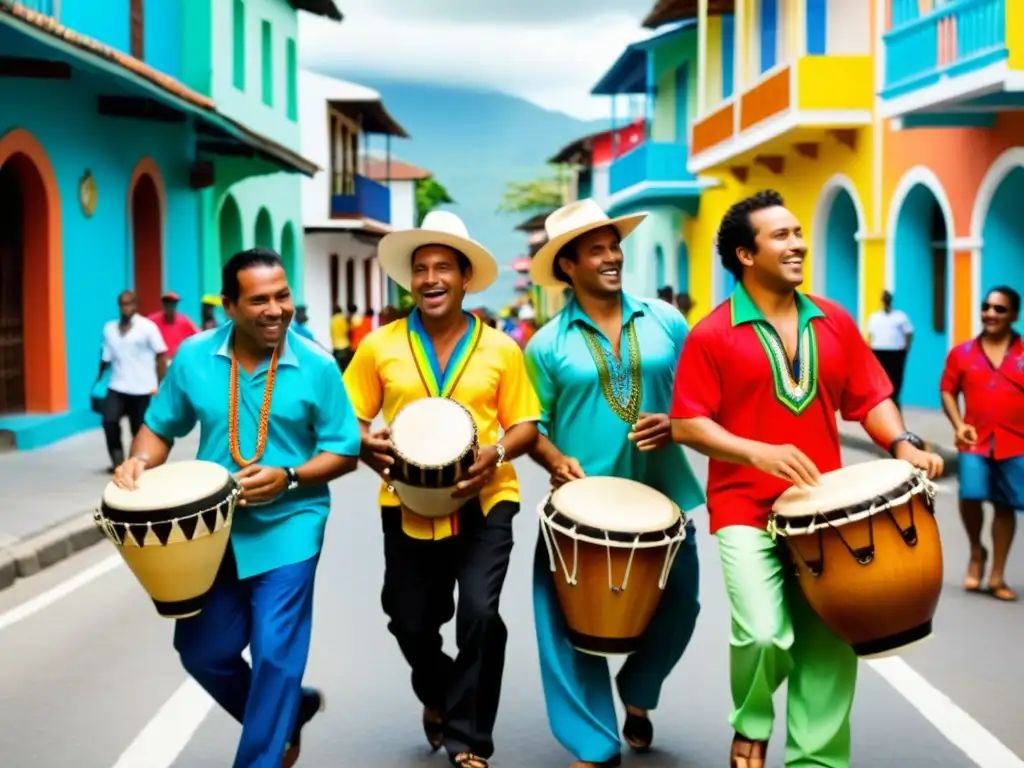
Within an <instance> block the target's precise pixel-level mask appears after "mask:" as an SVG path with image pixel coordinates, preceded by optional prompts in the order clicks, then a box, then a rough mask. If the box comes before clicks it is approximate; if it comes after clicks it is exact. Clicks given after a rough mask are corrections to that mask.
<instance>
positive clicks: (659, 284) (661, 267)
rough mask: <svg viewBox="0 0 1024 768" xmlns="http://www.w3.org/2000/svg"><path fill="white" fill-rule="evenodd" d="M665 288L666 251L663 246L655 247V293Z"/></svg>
mask: <svg viewBox="0 0 1024 768" xmlns="http://www.w3.org/2000/svg"><path fill="white" fill-rule="evenodd" d="M664 287H665V251H664V250H663V249H662V247H661V244H660V243H658V244H656V245H655V246H654V292H655V294H656V293H657V292H658V291H660V290H661V289H662V288H664Z"/></svg>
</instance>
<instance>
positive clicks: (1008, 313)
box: [940, 285, 1024, 601]
mask: <svg viewBox="0 0 1024 768" xmlns="http://www.w3.org/2000/svg"><path fill="white" fill-rule="evenodd" d="M1019 314H1020V294H1019V293H1018V292H1017V291H1015V290H1014V289H1013V288H1010V287H1008V286H1004V285H1000V286H997V287H995V288H993V289H991V290H990V291H989V292H988V294H987V295H986V297H985V301H984V302H983V303H982V305H981V326H982V331H981V334H980V335H979V336H977V337H976V338H974V339H971V340H970V341H966V342H964V343H963V344H960V345H959V346H957V347H955V348H954V349H953V350H952V351H951V352H950V353H949V356H948V357H947V358H946V369H945V371H944V373H943V375H942V383H941V385H940V388H941V393H942V407H943V410H944V411H945V412H946V416H947V417H948V418H949V421H950V424H952V425H953V429H954V430H955V432H956V443H957V450H958V451H959V452H960V461H959V470H960V471H959V479H960V517H961V519H962V520H963V523H964V528H965V529H966V530H967V538H968V539H969V540H970V545H971V559H970V562H969V563H968V565H967V575H966V577H965V578H964V589H966V590H967V591H968V592H984V593H986V594H989V595H991V596H992V597H995V598H996V599H998V600H1008V601H1012V600H1016V599H1017V595H1016V593H1015V592H1014V591H1013V590H1012V589H1010V587H1009V586H1007V584H1006V581H1005V578H1004V573H1005V568H1006V559H1007V557H1008V555H1009V553H1010V545H1011V544H1012V543H1013V534H1014V532H1015V530H1016V526H1017V518H1016V512H1015V510H1021V509H1024V343H1022V342H1021V337H1020V334H1018V333H1017V332H1016V331H1015V330H1014V328H1013V324H1014V323H1015V322H1016V321H1017V318H1018V316H1019ZM961 395H962V396H963V400H964V410H963V413H962V414H961V410H960V403H959V401H958V398H959V397H960V396H961ZM983 502H989V503H990V504H991V505H992V506H993V508H994V510H995V515H994V517H993V519H992V570H991V571H989V574H988V580H987V585H986V586H984V587H983V586H982V585H983V584H985V566H986V565H987V561H988V554H989V553H988V551H987V550H986V549H985V548H984V547H983V546H982V545H981V526H982V521H983V520H984V516H983V513H982V507H981V505H982V503H983Z"/></svg>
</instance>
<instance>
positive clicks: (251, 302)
mask: <svg viewBox="0 0 1024 768" xmlns="http://www.w3.org/2000/svg"><path fill="white" fill-rule="evenodd" d="M224 311H225V312H226V313H227V315H228V317H230V318H231V320H232V321H233V322H234V324H235V331H236V333H240V334H242V335H244V336H245V337H247V338H248V339H249V340H250V341H251V342H252V345H253V347H254V348H259V349H267V350H270V349H273V348H274V347H276V346H277V345H278V344H280V343H281V339H283V338H284V334H285V331H286V330H287V329H288V323H290V322H291V320H292V316H293V315H294V314H295V305H294V304H293V302H292V292H291V289H290V288H289V287H288V277H287V275H285V272H284V269H283V268H282V267H280V266H267V265H264V264H258V265H256V266H252V267H249V268H248V269H243V270H240V271H239V272H238V300H237V301H231V300H230V299H228V298H227V297H225V298H224Z"/></svg>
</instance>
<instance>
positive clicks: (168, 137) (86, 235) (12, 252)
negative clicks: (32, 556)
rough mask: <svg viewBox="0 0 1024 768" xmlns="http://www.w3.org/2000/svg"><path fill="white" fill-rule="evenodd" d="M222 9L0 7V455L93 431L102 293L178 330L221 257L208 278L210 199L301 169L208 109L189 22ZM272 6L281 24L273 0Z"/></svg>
mask: <svg viewBox="0 0 1024 768" xmlns="http://www.w3.org/2000/svg"><path fill="white" fill-rule="evenodd" d="M267 2H270V0H267ZM312 2H313V0H309V3H310V4H312ZM303 4H304V3H302V2H296V3H295V5H296V6H301V5H303ZM224 5H225V3H221V2H212V0H194V1H193V0H190V2H189V3H181V2H179V1H178V0H147V1H146V2H145V3H143V2H141V1H140V0H131V1H130V2H123V0H122V1H121V2H115V1H114V0H61V2H59V3H58V2H55V0H31V2H20V3H11V2H9V1H8V0H0V58H2V59H3V65H4V66H3V69H2V75H0V442H2V443H3V444H4V445H5V446H7V447H11V446H13V447H16V448H19V449H28V448H34V447H38V446H41V445H46V444H48V443H51V442H53V441H55V440H59V439H60V438H62V437H65V436H67V435H70V434H73V433H75V432H78V431H81V430H83V429H86V428H89V427H92V426H95V425H97V424H98V416H96V414H94V413H93V412H92V411H91V408H90V391H91V387H92V384H93V382H94V381H95V379H96V376H97V371H98V368H99V360H100V337H101V330H102V327H103V324H104V323H105V322H106V321H107V320H110V319H112V318H113V317H116V314H117V305H116V297H117V295H118V293H119V292H120V291H122V290H124V289H126V288H133V289H134V290H135V291H136V293H137V294H138V297H139V309H140V312H143V313H146V312H152V311H155V310H157V309H159V306H160V296H161V294H162V293H163V292H164V291H167V290H173V291H175V292H177V293H178V294H179V295H180V296H181V303H180V310H181V311H183V312H185V313H186V314H188V315H190V316H192V317H193V318H194V319H198V317H199V302H200V297H201V296H202V294H203V293H204V292H207V291H208V289H209V288H210V287H213V291H212V292H215V293H219V292H220V281H219V264H220V259H221V250H220V249H217V250H216V253H215V254H214V257H213V258H214V259H215V264H216V268H215V269H214V268H211V266H210V264H209V263H208V259H209V258H210V257H209V253H208V250H209V249H208V248H207V247H206V245H207V244H208V243H211V242H213V243H218V244H219V242H220V240H221V234H220V229H221V228H218V226H217V223H218V222H217V217H216V214H215V212H214V207H215V206H214V203H215V202H216V201H215V197H216V193H215V192H214V190H216V189H225V190H226V189H227V188H228V187H229V186H230V184H229V183H228V179H230V178H232V174H233V173H235V172H233V171H231V170H230V169H231V168H234V167H237V166H238V165H240V164H245V163H249V164H252V165H259V166H260V168H262V169H265V172H266V173H268V174H269V173H277V172H279V171H285V172H287V173H288V174H294V173H312V172H314V171H315V166H314V165H313V164H312V163H309V162H308V161H305V160H303V159H302V158H301V157H300V156H299V155H298V153H297V152H296V151H295V150H294V149H292V148H289V147H288V146H286V143H283V142H286V138H287V137H284V136H283V135H276V136H275V135H270V134H268V133H264V132H263V131H264V130H265V129H268V130H269V131H270V133H271V134H272V133H273V131H274V130H276V129H274V128H273V126H271V124H270V123H269V122H267V121H263V122H254V123H247V122H245V120H244V119H243V117H242V115H241V114H240V113H239V112H237V111H236V112H234V113H231V112H230V110H223V109H221V108H220V107H219V105H218V104H217V103H216V100H215V95H216V94H215V91H216V88H215V87H214V82H215V78H211V75H210V72H211V70H209V69H206V68H205V65H203V64H202V63H201V62H200V63H197V61H196V58H197V57H198V58H199V59H202V58H203V55H204V52H205V54H208V56H209V57H210V58H211V59H212V57H213V56H214V45H213V39H215V38H214V37H213V34H214V30H215V29H216V27H215V26H214V25H213V23H212V22H211V23H210V24H207V25H206V27H205V28H204V27H202V25H201V24H200V23H199V22H198V21H197V19H196V18H192V17H191V16H190V14H198V15H199V16H200V17H201V16H202V12H203V9H204V8H205V10H206V11H208V12H209V13H210V14H211V18H212V13H213V12H214V9H216V11H217V12H218V13H220V12H221V10H222V9H223V7H224ZM226 5H227V6H229V8H230V6H231V3H226ZM248 5H249V7H253V6H254V5H255V3H253V2H252V1H251V0H249V2H248ZM318 5H321V6H323V5H324V3H319V4H318ZM327 5H330V6H331V8H333V4H332V3H328V4H327ZM277 6H278V9H277V10H282V9H283V10H285V11H288V10H290V11H291V13H292V14H294V13H295V7H294V6H293V5H292V4H289V3H287V2H284V0H280V2H278V3H277ZM335 13H336V11H335ZM204 30H205V31H204ZM204 36H205V37H204ZM229 37H230V35H229ZM204 39H205V47H204V46H203V45H202V44H201V43H202V42H203V40H204ZM216 39H218V40H219V41H220V40H221V38H219V37H217V38H216ZM282 44H283V43H282ZM222 47H223V46H222V45H221V43H220V42H218V50H219V49H220V48H222ZM204 72H205V73H206V74H205V81H203V73H204ZM200 81H203V82H200ZM249 175H251V174H249ZM234 177H235V179H236V180H237V179H240V178H242V177H246V178H247V177H248V175H247V174H246V173H242V172H237V173H235V176H234ZM277 194H279V193H278V192H277V190H276V189H275V191H274V192H272V193H269V195H270V196H276V195H277ZM222 197H224V195H222ZM294 197H295V199H297V197H298V196H297V194H296V195H295V196H294ZM221 202H223V201H221ZM280 221H281V222H282V224H283V222H284V221H285V219H284V218H281V219H280ZM253 229H255V227H253ZM280 234H281V231H280V230H277V235H278V238H280ZM238 241H239V242H245V240H244V237H242V236H239V238H238ZM275 242H280V239H278V240H276V241H275ZM214 272H216V273H217V279H216V282H215V283H213V284H212V285H211V279H212V278H211V277H210V276H211V275H212V274H213V273H214Z"/></svg>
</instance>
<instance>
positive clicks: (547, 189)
mask: <svg viewBox="0 0 1024 768" xmlns="http://www.w3.org/2000/svg"><path fill="white" fill-rule="evenodd" d="M552 171H553V173H554V175H553V176H545V177H543V178H540V179H534V180H533V181H510V182H509V183H508V184H507V185H506V186H505V194H504V196H502V198H501V203H499V204H498V211H499V212H500V213H534V212H540V211H545V210H550V209H552V208H558V207H559V206H560V205H562V204H563V203H564V202H565V183H566V179H565V172H564V170H563V169H562V168H561V167H559V166H555V167H554V168H553V169H552Z"/></svg>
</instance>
